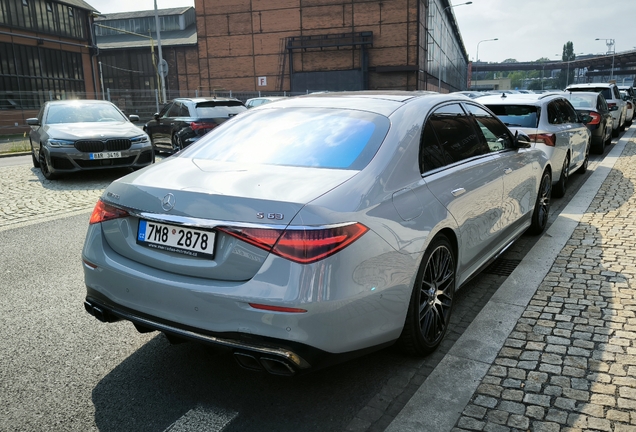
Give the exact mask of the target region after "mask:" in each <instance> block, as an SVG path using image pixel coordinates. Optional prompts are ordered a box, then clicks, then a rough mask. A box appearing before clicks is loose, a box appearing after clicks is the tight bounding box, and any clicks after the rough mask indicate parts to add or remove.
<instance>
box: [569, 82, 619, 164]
mask: <svg viewBox="0 0 636 432" xmlns="http://www.w3.org/2000/svg"><path fill="white" fill-rule="evenodd" d="M563 96H564V97H566V98H567V99H568V100H569V101H570V103H571V104H572V106H573V107H574V109H575V110H576V112H577V113H578V114H579V116H581V115H589V116H591V117H592V120H591V121H590V122H589V123H587V128H588V129H589V130H590V133H591V134H592V148H591V150H592V151H594V152H595V153H598V154H603V153H604V152H605V146H606V145H609V144H611V142H612V122H613V120H612V114H611V112H610V110H609V107H608V106H607V102H606V101H605V98H604V97H603V95H602V94H601V93H594V92H575V93H570V92H565V93H564V94H563Z"/></svg>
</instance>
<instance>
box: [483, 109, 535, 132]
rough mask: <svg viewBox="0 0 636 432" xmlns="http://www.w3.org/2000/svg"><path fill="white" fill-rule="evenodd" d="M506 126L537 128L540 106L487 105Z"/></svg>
mask: <svg viewBox="0 0 636 432" xmlns="http://www.w3.org/2000/svg"><path fill="white" fill-rule="evenodd" d="M487 107H488V109H490V111H492V112H493V113H495V115H496V116H497V117H499V120H501V121H502V122H504V124H505V125H506V126H513V127H527V128H536V127H538V126H539V113H540V112H539V108H537V107H536V106H534V105H487Z"/></svg>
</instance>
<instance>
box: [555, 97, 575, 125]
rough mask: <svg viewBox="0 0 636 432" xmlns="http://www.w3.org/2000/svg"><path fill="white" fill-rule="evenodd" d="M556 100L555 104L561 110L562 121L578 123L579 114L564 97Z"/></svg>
mask: <svg viewBox="0 0 636 432" xmlns="http://www.w3.org/2000/svg"><path fill="white" fill-rule="evenodd" d="M555 102H556V105H557V107H558V109H559V111H560V112H561V118H562V119H563V123H578V121H579V116H578V115H577V114H576V111H575V110H574V108H572V105H571V104H570V103H569V102H568V101H567V100H565V99H559V100H557V101H555Z"/></svg>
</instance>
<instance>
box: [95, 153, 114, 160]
mask: <svg viewBox="0 0 636 432" xmlns="http://www.w3.org/2000/svg"><path fill="white" fill-rule="evenodd" d="M120 157H121V152H101V153H91V154H90V158H91V160H96V159H114V158H120Z"/></svg>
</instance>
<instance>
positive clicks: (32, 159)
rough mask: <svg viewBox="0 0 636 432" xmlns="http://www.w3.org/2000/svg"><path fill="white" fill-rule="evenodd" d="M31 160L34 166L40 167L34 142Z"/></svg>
mask: <svg viewBox="0 0 636 432" xmlns="http://www.w3.org/2000/svg"><path fill="white" fill-rule="evenodd" d="M31 161H32V162H33V167H34V168H40V161H39V160H38V158H36V157H35V150H34V149H33V143H31Z"/></svg>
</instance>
